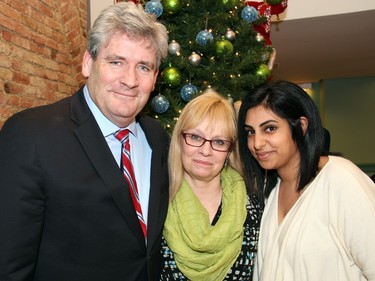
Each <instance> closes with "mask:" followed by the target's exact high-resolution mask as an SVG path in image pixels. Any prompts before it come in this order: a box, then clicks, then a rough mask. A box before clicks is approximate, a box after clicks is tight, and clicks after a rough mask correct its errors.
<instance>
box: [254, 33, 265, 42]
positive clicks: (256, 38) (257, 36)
mask: <svg viewBox="0 0 375 281" xmlns="http://www.w3.org/2000/svg"><path fill="white" fill-rule="evenodd" d="M255 40H257V41H258V42H262V41H264V37H263V35H262V34H260V33H257V35H256V36H255Z"/></svg>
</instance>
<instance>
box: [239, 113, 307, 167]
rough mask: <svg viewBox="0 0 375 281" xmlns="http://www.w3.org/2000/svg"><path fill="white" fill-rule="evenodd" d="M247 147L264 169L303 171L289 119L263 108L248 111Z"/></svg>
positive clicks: (246, 124) (246, 125)
mask: <svg viewBox="0 0 375 281" xmlns="http://www.w3.org/2000/svg"><path fill="white" fill-rule="evenodd" d="M245 130H246V132H247V146H248V148H249V150H250V152H251V154H252V156H253V157H254V158H255V159H256V160H257V161H258V163H259V164H260V165H261V166H262V168H264V169H276V170H278V171H281V170H282V169H284V168H287V169H289V168H298V167H299V161H300V157H299V151H298V149H297V145H296V144H295V142H294V141H293V139H292V135H291V131H290V128H289V124H288V122H287V120H286V119H283V118H281V117H279V116H277V115H276V114H275V113H274V112H272V111H271V110H269V109H266V108H264V107H263V106H256V107H254V108H251V109H249V110H248V111H247V114H246V119H245Z"/></svg>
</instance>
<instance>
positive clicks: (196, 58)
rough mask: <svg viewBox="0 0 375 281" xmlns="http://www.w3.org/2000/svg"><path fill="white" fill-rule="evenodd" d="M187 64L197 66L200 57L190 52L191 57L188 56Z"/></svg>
mask: <svg viewBox="0 0 375 281" xmlns="http://www.w3.org/2000/svg"><path fill="white" fill-rule="evenodd" d="M189 62H190V63H191V64H192V65H198V64H200V62H201V56H200V55H198V54H196V53H195V52H192V53H191V55H190V56H189Z"/></svg>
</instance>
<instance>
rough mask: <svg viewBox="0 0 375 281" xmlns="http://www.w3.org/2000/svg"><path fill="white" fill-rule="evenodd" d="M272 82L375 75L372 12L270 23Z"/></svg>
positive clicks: (374, 28)
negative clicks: (272, 49) (274, 53)
mask: <svg viewBox="0 0 375 281" xmlns="http://www.w3.org/2000/svg"><path fill="white" fill-rule="evenodd" d="M270 32H271V33H270V34H271V41H272V45H273V46H274V47H275V48H276V60H275V64H274V67H273V80H279V79H283V80H289V81H292V82H295V83H299V84H302V83H313V82H318V81H319V80H322V79H334V78H352V77H366V76H375V10H370V11H363V12H356V13H349V14H341V15H332V16H323V17H314V18H306V19H295V20H285V21H279V22H273V23H272V24H271V31H270Z"/></svg>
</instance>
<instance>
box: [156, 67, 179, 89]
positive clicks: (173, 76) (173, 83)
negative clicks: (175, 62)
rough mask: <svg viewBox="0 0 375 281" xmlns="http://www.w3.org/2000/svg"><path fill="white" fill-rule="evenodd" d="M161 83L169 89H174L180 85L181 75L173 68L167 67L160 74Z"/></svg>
mask: <svg viewBox="0 0 375 281" xmlns="http://www.w3.org/2000/svg"><path fill="white" fill-rule="evenodd" d="M161 78H162V79H163V81H164V82H165V83H166V84H167V85H168V86H169V87H171V88H176V87H177V86H179V85H180V84H181V73H180V71H179V70H178V69H177V68H175V67H167V68H166V69H164V70H163V72H162V73H161Z"/></svg>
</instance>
